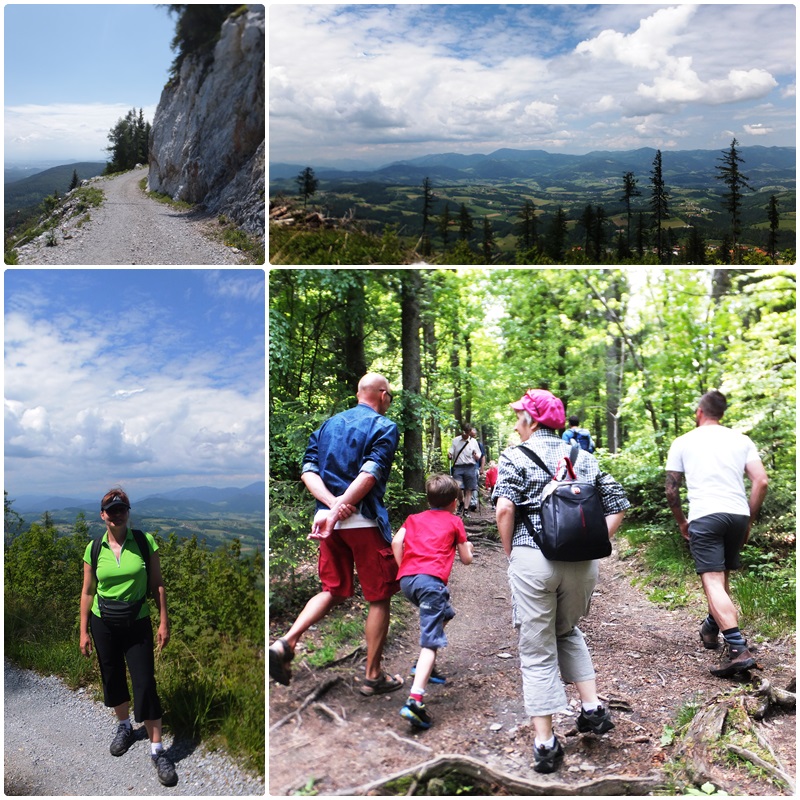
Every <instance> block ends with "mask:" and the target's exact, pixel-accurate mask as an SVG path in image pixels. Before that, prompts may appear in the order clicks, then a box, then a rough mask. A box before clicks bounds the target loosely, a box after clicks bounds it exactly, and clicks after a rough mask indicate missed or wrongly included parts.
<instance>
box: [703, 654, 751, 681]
mask: <svg viewBox="0 0 800 800" xmlns="http://www.w3.org/2000/svg"><path fill="white" fill-rule="evenodd" d="M753 667H755V668H756V669H761V667H759V666H758V664H757V663H756V660H755V658H753V654H752V653H751V652H750V651H749V650H748V649H747V648H746V647H744V648H742V649H741V650H739V651H738V652H736V651H735V650H733V649H731V648H730V647H729V648H728V660H727V661H725V662H723V663H722V664H721V665H720V666H719V667H716V668H715V669H712V670H711V674H712V675H714V676H716V677H717V678H730V677H732V676H733V675H735V674H736V673H737V672H744V671H745V670H748V669H752V668H753Z"/></svg>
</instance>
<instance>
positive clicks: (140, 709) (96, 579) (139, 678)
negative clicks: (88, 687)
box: [80, 489, 178, 786]
mask: <svg viewBox="0 0 800 800" xmlns="http://www.w3.org/2000/svg"><path fill="white" fill-rule="evenodd" d="M130 508H131V504H130V501H129V500H128V495H127V494H125V492H123V491H122V490H120V489H114V490H112V491H110V492H108V493H107V494H106V495H105V496H104V497H103V499H102V500H101V501H100V518H101V519H102V520H103V522H105V524H106V528H107V530H106V533H104V534H103V537H102V539H101V540H99V542H95V543H93V542H90V543H89V544H88V545H87V546H86V552H85V554H84V557H83V560H84V565H83V590H82V592H81V628H80V630H81V644H80V646H81V652H82V653H83V655H85V656H86V657H87V658H88V657H89V656H90V655H91V653H92V642H94V649H95V650H96V651H97V660H98V661H99V663H100V674H101V677H102V682H103V700H104V702H105V704H106V705H107V706H109V707H110V708H113V709H114V713H115V714H116V715H117V720H118V725H117V732H116V735H115V736H114V739H113V740H112V742H111V747H110V750H111V755H114V756H121V755H123V754H124V753H126V752H127V751H128V748H129V747H130V746H131V745H132V744H133V742H134V741H135V739H136V735H135V733H134V730H133V726H132V724H131V720H130V716H129V712H130V699H131V698H130V694H129V692H128V682H127V677H126V672H125V663H126V661H127V665H128V672H129V673H130V677H131V684H132V686H133V708H134V712H135V718H136V721H137V722H144V726H145V728H146V730H147V736H148V738H149V740H150V754H151V758H152V761H153V766H154V767H155V769H156V773H157V774H158V779H159V781H161V783H162V784H163V785H164V786H174V785H175V784H176V783H177V782H178V776H177V774H176V773H175V766H174V765H173V763H172V761H171V760H170V758H169V756H167V754H166V752H165V751H164V746H163V744H162V741H161V716H162V712H161V701H160V700H159V698H158V692H157V691H156V680H155V659H154V655H153V629H152V627H151V626H150V607H149V605H148V603H147V599H146V595H147V590H148V588H149V589H150V591H151V593H152V595H153V597H154V598H155V600H156V603H157V604H158V610H159V616H160V623H159V626H158V649H159V651H160V650H162V649H163V648H164V646H165V645H166V644H167V642H168V641H169V619H168V617H167V596H166V592H165V590H164V583H163V580H162V578H161V567H160V564H159V559H158V553H157V552H156V551H157V550H158V545H157V544H156V542H155V539H153V537H152V535H151V534H149V533H145V534H143V533H142V532H141V531H138V530H137V531H133V530H131V528H129V527H128V518H129V515H130ZM98 544H99V547H98ZM143 549H144V550H147V551H148V553H147V554H146V555H147V560H145V557H143Z"/></svg>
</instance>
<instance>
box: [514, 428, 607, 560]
mask: <svg viewBox="0 0 800 800" xmlns="http://www.w3.org/2000/svg"><path fill="white" fill-rule="evenodd" d="M579 447H580V446H579V445H578V444H577V442H573V445H572V450H571V451H570V455H569V456H566V457H565V458H564V459H563V461H564V462H565V467H566V474H565V477H564V479H563V480H558V479H557V478H556V476H555V475H552V474H551V473H550V470H549V469H548V468H547V466H546V465H545V463H544V461H542V459H541V458H539V456H538V455H536V453H534V452H533V451H532V450H529V449H528V448H527V447H524V446H522V445H519V447H518V449H519V450H521V451H522V452H523V453H525V455H526V456H528V458H530V459H531V460H532V461H534V462H535V463H536V464H537V465H538V466H539V467H541V468H542V469H543V470H544V471H545V472H546V473H547V474H548V475H550V478H551V481H550V484H548V486H547V487H545V490H544V491H543V492H542V502H541V512H540V513H541V518H542V529H541V532H537V531H536V529H535V528H534V526H533V523H532V522H531V519H530V507H529V506H517V509H518V513H519V514H520V515H521V516H522V522H523V524H524V525H525V527H526V528H527V529H528V533H530V535H531V536H532V537H533V540H534V541H535V542H536V544H537V545H538V546H539V549H540V550H541V551H542V554H543V555H544V557H545V558H547V559H548V560H550V561H591V560H593V559H596V558H606V557H607V556H610V555H611V540H610V539H609V537H608V524H607V523H606V517H605V511H604V509H603V503H602V500H601V498H600V493H599V492H598V490H597V486H595V484H594V483H589V482H587V481H582V480H580V479H578V477H577V475H576V474H575V470H574V469H573V465H574V464H575V462H576V460H577V456H578V449H579ZM558 472H559V470H558V469H556V474H558Z"/></svg>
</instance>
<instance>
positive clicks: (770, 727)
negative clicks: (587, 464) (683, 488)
mask: <svg viewBox="0 0 800 800" xmlns="http://www.w3.org/2000/svg"><path fill="white" fill-rule="evenodd" d="M492 517H493V514H492V512H491V510H490V509H487V508H484V509H483V510H482V512H481V513H480V515H473V516H472V518H471V519H470V520H469V521H468V523H467V529H468V532H469V533H470V536H471V537H473V538H474V540H475V541H476V557H475V560H474V562H473V564H472V565H470V566H464V565H462V564H460V563H459V562H458V560H456V564H455V567H454V569H453V574H452V577H451V581H450V587H451V593H452V601H453V605H454V606H455V608H456V610H457V615H456V617H455V619H454V620H453V621H452V623H451V624H450V625H448V629H447V634H448V638H449V646H448V647H447V648H446V649H444V650H443V651H442V653H441V654H440V658H439V667H440V669H441V670H442V672H444V673H445V674H446V675H447V676H448V682H447V684H446V685H444V686H430V687H429V692H428V695H427V697H426V702H427V704H428V708H429V711H430V713H431V715H432V717H433V719H434V725H433V727H432V728H431V729H430V730H428V731H423V732H415V731H413V730H412V729H411V728H410V726H409V724H408V723H407V722H406V721H405V720H404V719H402V718H401V717H400V715H399V713H398V712H399V709H400V706H401V705H402V704H403V702H404V700H405V694H404V691H405V687H404V689H402V690H401V691H400V692H396V693H394V694H391V695H384V696H381V697H375V698H366V697H363V696H361V695H360V694H359V692H358V685H359V681H360V679H361V678H362V677H363V652H361V651H360V650H358V651H356V652H355V653H354V654H353V655H352V657H351V658H346V656H347V655H348V653H347V652H346V651H343V652H341V653H339V656H340V657H345V658H343V660H341V661H339V662H337V663H336V664H334V665H333V666H329V667H328V668H324V669H317V670H312V669H311V668H310V667H308V665H307V664H305V662H304V659H303V658H302V656H303V643H302V642H301V644H300V646H299V647H298V653H297V658H296V659H295V661H294V664H293V675H294V678H293V680H292V683H291V685H290V686H288V687H283V686H280V685H278V684H275V683H273V682H271V681H270V721H269V722H270V735H269V763H268V774H269V782H270V787H269V790H270V793H271V794H274V795H287V794H290V793H292V792H296V791H298V790H301V789H303V788H310V787H311V786H313V788H314V789H315V790H316V791H317V792H318V793H319V794H321V795H329V794H335V793H342V794H351V793H356V792H354V791H353V790H355V789H359V788H362V787H366V786H368V785H369V784H373V783H374V782H380V781H382V780H383V779H385V778H386V777H387V776H392V775H395V774H397V773H400V772H402V771H404V770H407V769H410V768H412V767H415V766H418V765H420V764H424V763H427V762H431V761H433V760H435V759H437V758H441V757H445V756H450V755H456V756H459V757H467V758H468V759H469V763H467V762H466V761H465V762H464V764H463V765H462V767H463V768H462V769H461V772H462V774H464V775H472V776H474V775H475V767H474V763H473V762H475V763H477V764H478V769H479V768H480V765H485V766H486V768H488V769H489V770H492V771H493V772H495V773H502V775H504V776H506V777H511V778H513V779H515V780H520V781H522V782H523V783H524V784H525V786H526V788H527V790H528V791H527V793H530V794H536V793H541V794H545V793H548V794H552V793H557V794H562V793H565V794H580V793H586V794H589V793H591V794H618V793H628V794H647V793H648V792H649V791H650V790H651V789H652V787H654V786H656V785H658V784H665V785H669V782H670V780H672V778H671V776H672V775H673V774H674V770H673V768H672V767H671V765H670V762H671V760H672V758H673V756H674V755H675V753H676V752H677V750H678V747H679V745H680V735H679V734H678V736H676V737H674V738H673V737H672V736H671V734H670V732H669V730H667V729H668V728H675V727H676V718H677V717H678V716H679V715H682V716H684V717H685V716H686V713H685V709H686V708H687V707H688V706H689V705H690V704H693V705H695V706H696V707H698V708H704V707H705V706H706V704H712V705H713V701H715V700H718V699H719V698H720V697H721V696H725V695H726V694H728V693H731V692H735V693H745V689H746V688H749V685H748V686H747V687H745V686H743V685H740V684H737V683H735V682H733V681H729V680H721V679H719V678H714V677H713V676H711V675H710V674H709V671H708V670H709V668H710V667H712V666H715V665H716V662H717V660H718V659H719V657H720V656H719V655H718V654H717V653H715V652H714V651H707V650H704V649H703V647H702V645H701V643H700V640H699V637H698V634H697V629H698V627H699V623H700V621H701V620H702V618H703V616H704V609H702V608H697V609H680V610H675V611H669V610H665V609H663V608H659V607H657V606H655V605H654V604H652V603H651V602H650V601H648V600H647V598H646V597H645V596H644V594H643V593H642V592H641V590H639V589H637V588H635V587H634V586H632V585H631V578H632V577H634V575H635V569H636V563H635V560H627V561H620V560H619V559H618V557H617V555H616V548H615V553H614V555H612V557H611V558H608V559H605V560H604V561H602V562H601V570H600V581H599V583H598V586H597V589H596V592H595V596H594V599H593V602H592V608H591V611H590V613H589V615H588V617H587V618H586V619H585V620H584V622H583V623H582V625H581V629H582V630H583V631H584V633H585V634H586V637H587V640H588V644H589V648H590V650H591V652H592V655H593V658H594V663H595V668H596V670H597V676H598V688H599V691H600V694H601V697H603V698H604V700H605V701H606V702H607V703H608V704H609V705H610V707H611V708H612V713H613V716H614V720H615V722H616V727H615V728H614V730H612V731H610V732H609V733H608V734H606V735H605V736H603V737H599V738H598V737H595V736H594V735H592V734H579V733H577V730H576V728H575V717H576V713H577V710H578V700H577V694H576V693H575V691H574V689H573V688H572V687H568V696H569V697H570V699H571V704H572V705H571V708H570V712H569V713H565V714H562V715H558V716H557V717H556V720H555V727H556V733H557V735H558V736H559V737H560V738H561V740H562V743H563V744H564V748H565V753H566V756H565V760H564V765H563V767H562V768H561V769H560V770H559V771H558V772H557V773H555V774H553V775H539V774H537V773H535V772H534V771H533V767H532V762H533V757H532V754H531V748H532V745H533V730H532V727H531V726H530V723H529V720H528V718H527V717H526V715H525V713H524V708H523V702H522V696H521V681H520V675H519V667H518V659H517V652H516V633H515V631H514V629H513V627H512V625H511V621H510V620H511V598H510V592H509V588H508V582H507V579H506V559H505V555H504V554H503V552H502V550H501V549H500V548H499V545H498V544H496V543H495V542H492V541H490V540H489V539H487V538H485V537H484V536H482V534H483V533H485V532H486V531H487V530H488V529H490V528H491V526H492V522H493V520H492ZM664 535H666V536H670V535H676V536H677V535H678V533H677V530H676V531H665V533H664ZM394 608H395V609H397V611H396V612H395V616H396V617H402V618H403V619H404V620H405V625H401V626H398V627H399V628H400V630H399V631H394V632H393V633H392V634H391V635H390V640H389V644H388V646H387V652H386V656H385V666H386V668H387V669H388V670H389V671H390V672H391V673H393V674H394V673H396V672H400V673H401V674H403V675H405V676H407V675H408V671H409V669H410V667H411V666H412V665H413V664H414V662H415V660H416V656H417V654H418V635H419V634H418V627H417V618H416V614H414V613H411V612H410V611H408V609H410V606H409V605H408V604H407V603H406V601H405V600H404V599H397V600H396V601H395V605H394ZM334 613H337V612H334ZM338 613H344V612H342V610H341V609H340V610H339V611H338ZM285 624H286V620H274V619H273V620H271V628H272V631H271V639H272V638H274V637H275V636H277V635H280V633H281V632H282V630H284V629H285V628H284V626H285ZM310 636H312V637H313V636H314V634H310ZM720 652H721V650H720ZM758 660H759V663H760V665H761V666H762V667H763V670H762V671H761V672H760V673H759V672H758V671H755V670H754V671H753V676H754V678H755V681H756V683H758V681H759V677H760V676H762V675H763V677H765V678H768V679H769V680H770V681H771V682H772V684H773V685H775V686H780V687H786V686H787V685H788V684H789V683H790V681H791V680H792V679H793V678H794V673H795V655H794V650H793V643H792V641H791V640H790V637H787V639H784V640H780V641H767V642H762V643H761V644H760V645H759V650H758ZM354 662H355V663H354ZM406 683H407V685H408V686H409V687H410V682H409V679H408V678H406ZM731 719H732V720H733V716H732V715H731ZM683 721H684V722H685V721H686V719H684V720H683ZM755 726H756V727H757V729H758V730H759V732H760V734H761V735H762V736H763V737H765V738H766V740H767V741H769V742H771V746H772V747H773V749H774V751H775V755H777V757H778V758H779V759H780V762H781V763H782V767H783V768H784V769H785V771H786V772H787V773H788V774H789V775H791V776H794V774H795V719H794V715H793V714H792V715H788V714H785V713H783V712H781V711H774V712H770V713H769V714H768V716H767V718H766V720H765V721H763V722H758V723H755ZM665 731H666V734H665ZM679 733H680V732H679ZM726 741H727V740H726ZM737 741H738V745H735V746H739V747H740V749H744V750H747V751H752V749H756V747H757V746H756V745H755V744H750V743H747V742H744V743H743V741H742V740H737ZM725 749H726V748H725V746H723V747H722V751H724V750H725ZM759 752H762V754H763V750H759ZM710 758H711V759H712V762H713V764H712V766H713V769H714V773H713V775H714V777H717V778H719V781H720V783H723V784H724V785H725V786H726V788H728V790H731V789H735V790H736V793H738V794H748V795H776V794H781V793H787V794H788V793H789V791H788V790H787V789H786V787H785V786H781V785H776V784H774V783H771V782H770V780H769V779H768V777H767V772H766V771H765V770H760V771H759V770H757V769H754V768H752V767H750V768H747V767H746V764H745V762H743V761H740V762H739V766H736V765H735V764H733V763H732V762H731V761H730V760H729V758H727V757H726V756H725V754H724V752H719V753H711V754H710ZM766 760H768V761H770V760H772V759H771V758H770V757H769V755H767V758H766ZM444 761H445V762H447V763H450V761H451V759H448V758H445V759H444ZM453 763H455V762H453ZM617 778H618V779H619V780H614V779H617ZM495 779H496V776H495ZM501 780H502V776H501ZM637 781H638V782H637ZM462 782H463V783H464V784H465V785H478V784H479V783H480V781H479V780H476V779H473V778H470V779H467V778H464V780H463V781H462ZM491 782H492V780H491V776H490V777H489V779H487V784H490V783H491ZM487 784H485V785H487ZM407 787H408V783H406V788H407ZM418 791H419V793H420V794H431V793H433V792H429V791H427V790H426V789H425V787H424V784H420V787H419V788H418ZM376 793H377V794H386V793H387V792H386V791H385V790H382V791H377V792H376ZM452 793H454V792H452V791H446V792H445V794H452ZM478 793H479V794H486V793H488V792H487V791H486V790H482V791H479V792H478ZM516 793H518V794H519V793H522V792H521V791H520V790H519V788H518V789H517V791H516Z"/></svg>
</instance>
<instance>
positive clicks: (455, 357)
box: [450, 332, 463, 425]
mask: <svg viewBox="0 0 800 800" xmlns="http://www.w3.org/2000/svg"><path fill="white" fill-rule="evenodd" d="M450 367H451V369H452V370H453V417H454V418H455V420H456V422H457V423H458V424H459V425H460V424H461V423H462V422H463V417H462V416H461V357H460V355H459V352H458V332H454V333H453V345H452V349H451V350H450Z"/></svg>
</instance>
